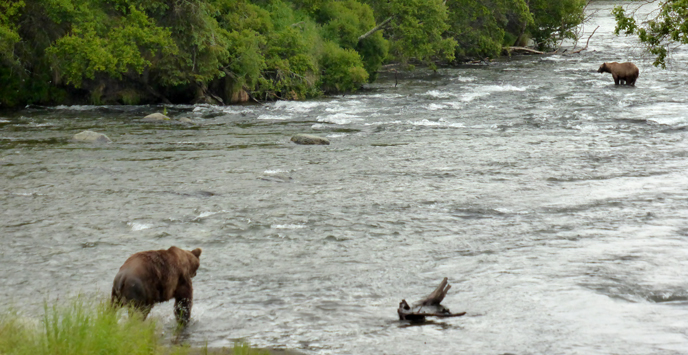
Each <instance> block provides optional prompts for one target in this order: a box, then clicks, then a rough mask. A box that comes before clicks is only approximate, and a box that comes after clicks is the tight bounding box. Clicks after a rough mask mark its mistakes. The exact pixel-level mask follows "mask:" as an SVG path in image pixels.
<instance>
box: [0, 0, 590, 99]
mask: <svg viewBox="0 0 688 355" xmlns="http://www.w3.org/2000/svg"><path fill="white" fill-rule="evenodd" d="M584 6H585V1H584V0H558V1H551V0H147V1H142V0H0V84H1V85H0V108H7V107H17V106H21V105H26V104H43V105H50V104H64V103H80V104H96V105H97V104H143V103H198V102H208V103H222V104H227V103H232V102H243V101H246V100H249V99H253V100H256V101H264V100H276V99H288V100H298V99H304V98H309V97H316V96H318V95H321V94H323V93H325V94H328V93H342V92H352V91H355V90H357V89H358V88H360V87H361V86H362V84H364V83H366V82H371V81H373V80H375V78H376V77H377V73H378V71H379V70H380V68H381V66H382V65H383V64H385V63H402V64H404V65H406V66H408V67H412V66H413V65H418V64H420V65H429V66H431V67H435V66H436V65H438V64H439V65H451V64H453V63H457V62H460V61H464V60H468V59H473V58H479V59H484V58H492V57H496V56H499V55H500V54H501V53H502V49H503V48H504V47H508V46H512V45H523V44H527V43H531V44H532V45H534V46H537V47H539V48H541V49H542V48H548V47H549V48H551V47H554V46H556V45H557V43H559V42H560V41H561V40H563V39H565V38H571V36H573V33H574V30H575V28H576V27H577V26H578V25H579V24H580V23H581V22H582V21H583V10H584Z"/></svg>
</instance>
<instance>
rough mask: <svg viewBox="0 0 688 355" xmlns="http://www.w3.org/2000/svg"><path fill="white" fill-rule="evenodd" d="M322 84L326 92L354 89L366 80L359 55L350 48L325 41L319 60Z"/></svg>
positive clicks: (366, 75) (366, 76) (365, 73)
mask: <svg viewBox="0 0 688 355" xmlns="http://www.w3.org/2000/svg"><path fill="white" fill-rule="evenodd" d="M320 65H321V67H322V70H323V75H322V79H321V80H322V85H323V88H324V90H325V91H326V92H333V93H337V92H346V91H355V90H356V89H358V88H359V87H360V86H361V85H362V84H363V83H365V82H366V81H367V80H368V72H366V71H365V69H364V68H363V63H362V61H361V57H360V56H359V55H358V53H356V51H354V50H352V49H343V48H341V47H339V46H337V45H336V44H334V43H333V42H327V43H325V46H324V53H323V56H322V58H321V60H320Z"/></svg>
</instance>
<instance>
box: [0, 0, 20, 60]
mask: <svg viewBox="0 0 688 355" xmlns="http://www.w3.org/2000/svg"><path fill="white" fill-rule="evenodd" d="M24 5H25V4H24V2H23V1H12V0H0V64H2V63H4V64H5V65H9V64H14V61H15V57H14V45H15V44H16V43H17V42H19V40H20V37H19V34H18V33H17V32H16V27H17V26H16V25H15V24H14V23H15V21H16V20H15V18H16V17H17V13H18V12H19V10H20V9H21V8H22V7H24Z"/></svg>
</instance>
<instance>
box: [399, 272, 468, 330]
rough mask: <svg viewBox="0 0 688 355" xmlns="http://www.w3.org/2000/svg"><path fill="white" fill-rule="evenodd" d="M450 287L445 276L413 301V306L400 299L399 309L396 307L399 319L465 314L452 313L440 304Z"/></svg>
mask: <svg viewBox="0 0 688 355" xmlns="http://www.w3.org/2000/svg"><path fill="white" fill-rule="evenodd" d="M450 288H451V285H449V281H447V278H446V277H445V278H444V280H442V282H440V285H439V286H437V288H436V289H435V291H432V293H431V294H429V295H428V296H427V297H425V298H424V299H422V300H420V301H418V302H416V303H414V304H413V306H409V304H408V303H406V300H401V303H399V309H397V313H399V320H410V321H414V322H422V321H424V320H425V317H443V318H446V317H460V316H462V315H464V314H466V312H461V313H452V312H450V311H449V308H447V307H445V306H443V305H441V304H440V303H441V302H442V300H443V299H444V297H445V296H446V295H447V292H449V289H450Z"/></svg>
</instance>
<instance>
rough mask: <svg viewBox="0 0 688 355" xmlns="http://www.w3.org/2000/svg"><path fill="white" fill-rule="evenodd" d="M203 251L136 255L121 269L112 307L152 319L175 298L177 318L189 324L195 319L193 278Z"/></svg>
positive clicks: (114, 286)
mask: <svg viewBox="0 0 688 355" xmlns="http://www.w3.org/2000/svg"><path fill="white" fill-rule="evenodd" d="M200 256H201V249H200V248H196V249H194V250H193V251H186V250H182V249H179V248H177V247H170V248H169V249H167V250H164V249H163V250H150V251H142V252H139V253H136V254H134V255H132V256H130V257H129V259H127V261H125V262H124V265H122V267H121V268H119V272H118V273H117V276H115V281H114V282H113V284H112V299H111V301H112V303H113V304H115V305H119V306H125V305H127V306H133V307H136V308H138V309H139V310H140V311H141V312H142V313H143V318H144V319H145V318H146V316H148V312H150V310H151V308H153V305H154V304H155V303H158V302H165V301H169V300H171V299H172V298H174V300H175V302H174V315H175V317H176V318H177V321H178V322H180V323H182V324H186V323H187V322H188V321H189V317H190V316H191V306H192V305H193V287H192V286H191V278H192V277H194V276H196V270H198V267H199V266H200V260H199V257H200Z"/></svg>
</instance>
